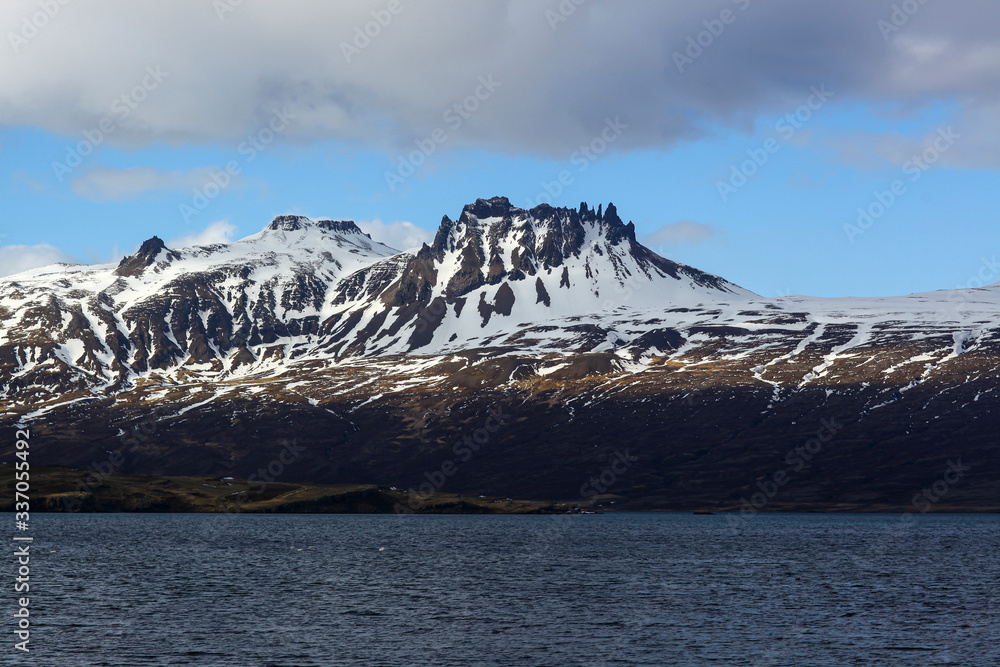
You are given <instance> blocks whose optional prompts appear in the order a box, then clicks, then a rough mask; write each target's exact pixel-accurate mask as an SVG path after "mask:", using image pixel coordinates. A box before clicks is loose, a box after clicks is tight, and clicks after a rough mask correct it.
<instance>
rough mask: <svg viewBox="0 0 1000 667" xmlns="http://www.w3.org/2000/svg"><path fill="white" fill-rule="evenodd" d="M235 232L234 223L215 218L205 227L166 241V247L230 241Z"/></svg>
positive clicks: (186, 246)
mask: <svg viewBox="0 0 1000 667" xmlns="http://www.w3.org/2000/svg"><path fill="white" fill-rule="evenodd" d="M234 234H236V225H234V224H232V223H230V222H229V221H228V220H216V221H215V222H212V223H209V225H208V226H207V227H205V229H203V230H201V231H200V232H195V233H193V234H185V235H184V236H178V237H177V238H175V239H171V240H170V241H167V247H168V248H190V247H191V246H196V245H213V244H215V243H230V242H231V241H232V240H233V235H234Z"/></svg>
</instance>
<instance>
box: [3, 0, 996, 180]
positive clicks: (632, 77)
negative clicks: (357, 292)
mask: <svg viewBox="0 0 1000 667" xmlns="http://www.w3.org/2000/svg"><path fill="white" fill-rule="evenodd" d="M225 2H226V0H220V2H216V3H207V2H202V1H201V0H173V1H172V2H169V3H166V2H163V3H135V2H129V1H128V0H92V1H90V2H87V3H72V4H69V5H66V6H63V7H62V9H61V10H60V12H59V13H58V14H57V15H56V16H55V17H53V18H52V19H51V20H50V21H49V23H48V25H46V26H44V27H42V28H41V29H40V30H38V34H37V36H35V37H32V38H31V39H30V40H27V41H26V42H25V43H23V44H22V43H19V44H17V45H16V46H17V48H16V53H13V51H15V45H14V44H8V45H4V47H3V48H9V49H10V50H11V52H12V53H8V56H10V57H4V58H3V59H0V118H2V122H3V124H4V125H8V126H9V125H29V126H37V127H41V128H44V129H46V130H50V131H54V132H60V133H64V134H66V135H69V136H72V137H76V136H79V135H80V133H81V132H82V131H83V130H87V129H92V128H96V127H98V124H99V123H100V121H101V120H102V119H104V118H108V117H110V118H111V119H112V120H113V121H114V123H115V126H114V127H115V129H114V131H113V132H112V133H111V134H109V135H108V136H107V139H106V140H107V141H108V142H110V143H115V144H118V145H128V146H147V145H151V144H154V143H161V142H167V143H174V144H179V143H221V144H226V145H230V146H235V145H238V143H239V142H240V141H241V140H242V139H243V138H245V137H246V136H247V134H248V133H250V132H255V131H256V130H258V129H259V128H261V127H264V126H265V125H266V123H267V121H268V118H269V117H270V115H271V114H272V112H273V110H274V109H275V108H284V107H285V106H286V105H287V106H288V107H290V108H294V109H295V110H296V117H295V119H294V122H293V123H292V125H291V126H290V127H289V129H288V130H287V132H285V133H284V134H283V135H282V140H291V141H298V142H313V141H320V140H327V139H338V140H349V141H352V142H358V143H360V144H363V145H368V146H375V147H382V148H386V149H388V150H396V149H398V148H401V147H404V146H408V145H411V142H412V141H413V140H415V139H420V138H423V137H427V136H429V134H430V132H432V131H433V130H434V129H435V128H438V127H443V128H445V129H446V130H449V127H448V125H447V123H446V121H445V120H444V115H445V113H446V112H447V111H448V110H449V109H452V108H453V105H454V104H461V103H462V101H463V100H464V99H466V98H469V96H470V95H474V94H475V92H476V88H477V86H478V85H479V84H478V77H480V76H489V75H493V76H494V77H495V79H496V80H497V81H499V82H501V85H500V87H499V88H498V89H497V90H496V91H495V92H494V93H493V94H492V95H491V96H490V97H489V99H487V100H485V101H482V102H481V104H479V105H478V108H477V109H476V110H475V111H472V112H469V113H468V114H467V115H468V118H463V124H462V127H461V128H459V129H458V130H455V131H450V132H449V134H450V136H449V141H448V144H447V147H448V148H451V147H459V146H473V147H478V148H485V149H490V150H501V151H514V152H529V153H535V154H542V155H547V156H553V157H565V156H566V155H568V154H569V153H571V152H572V151H573V150H574V149H575V148H576V147H577V146H579V145H580V144H582V143H585V142H587V141H589V140H590V139H591V138H592V137H593V136H594V133H595V132H596V131H599V130H600V128H601V127H602V126H603V124H604V122H605V118H607V117H612V118H614V117H616V116H620V117H621V118H622V120H623V121H624V122H626V123H628V124H629V130H628V131H627V132H626V133H625V134H624V135H623V136H622V137H621V140H620V141H618V142H616V145H615V149H616V150H621V149H624V150H629V149H638V148H650V147H654V148H665V147H669V146H671V145H673V144H674V143H676V142H678V141H681V140H685V139H693V138H697V137H699V136H701V135H703V134H704V133H706V132H710V131H715V130H716V129H717V128H718V127H720V126H728V127H735V128H742V129H750V128H751V127H752V126H753V120H754V118H755V117H756V116H757V115H759V114H764V113H781V112H783V111H785V110H787V109H788V108H789V107H794V106H797V105H798V104H799V103H800V100H801V98H802V96H803V94H804V93H805V92H806V91H808V89H809V87H810V86H812V85H818V84H825V85H827V86H829V87H830V89H831V90H834V91H836V93H837V98H836V99H835V102H834V103H835V104H849V103H854V102H859V101H860V102H869V103H876V104H883V103H886V104H893V105H900V106H901V107H903V108H908V109H911V110H913V111H918V110H920V109H922V108H925V107H926V106H927V105H931V104H933V103H936V102H938V101H941V100H947V101H950V102H953V103H954V104H956V105H957V106H958V108H959V110H960V111H959V117H958V118H957V119H956V123H957V124H963V123H964V124H965V125H967V126H968V127H967V132H968V133H969V136H970V139H972V140H970V141H969V142H966V143H963V145H961V146H956V149H955V151H954V153H953V154H951V155H950V156H949V160H953V161H955V163H956V164H970V165H986V166H991V167H996V166H1000V155H998V153H1000V147H998V146H997V142H996V140H995V137H996V136H998V135H1000V132H998V130H1000V121H998V120H996V114H995V113H994V111H995V110H996V108H997V106H998V103H1000V68H997V67H996V63H997V62H998V60H1000V12H997V10H996V5H995V2H994V1H993V0H958V1H956V2H948V3H944V2H931V3H927V4H926V5H923V6H920V5H919V3H918V2H917V0H912V5H913V6H915V7H916V6H919V7H920V8H919V9H918V10H917V11H916V13H915V14H914V15H913V16H906V15H903V16H902V19H905V21H903V20H902V19H901V18H899V17H897V22H899V23H901V25H900V26H899V27H898V30H897V29H895V28H896V26H894V25H893V24H892V23H891V21H892V19H893V11H894V10H893V5H897V6H899V5H903V4H907V5H908V6H909V3H903V2H900V1H899V0H840V1H838V2H827V3H822V2H809V3H804V2H801V0H771V1H769V2H763V0H678V1H676V2H670V3H664V2H661V1H659V0H655V1H654V0H637V1H635V2H629V3H621V2H614V1H613V0H587V2H584V3H582V4H580V5H576V4H574V3H570V2H563V3H560V2H558V1H557V0H543V1H541V2H540V1H539V0H507V1H506V2H501V1H496V2H476V1H469V2H462V3H457V2H444V1H443V0H424V1H422V2H419V3H417V2H411V1H409V0H402V2H401V5H400V6H401V7H402V11H400V12H399V13H398V14H396V15H389V14H387V13H386V7H387V6H388V0H372V1H369V2H352V3H320V2H306V1H304V0H300V1H299V2H283V3H263V2H258V3H254V2H242V3H239V4H238V6H236V7H233V11H232V12H226V13H224V14H223V15H222V16H221V18H220V15H219V13H217V6H218V5H219V4H220V3H222V4H223V5H225ZM560 4H562V5H563V6H574V7H576V9H575V11H574V12H573V13H572V14H571V15H569V16H566V17H563V18H565V20H559V21H558V22H556V21H553V20H552V16H553V14H551V13H549V14H547V12H556V14H554V15H555V16H560V15H559V14H558V11H559V9H558V8H559V7H560ZM744 7H745V9H742V8H744ZM723 10H729V11H730V12H732V14H731V15H728V16H730V17H731V18H732V21H730V22H729V23H728V24H720V23H718V22H717V19H719V17H720V16H721V12H722V11H723ZM37 11H38V9H37V3H36V2H35V0H16V1H11V2H8V3H6V4H5V7H4V12H3V16H2V17H0V34H4V35H8V41H9V34H10V33H11V32H13V33H15V34H19V33H20V31H22V29H23V20H24V17H26V16H30V15H31V14H33V13H35V12H37ZM372 12H376V15H375V16H377V17H380V18H381V19H382V21H383V23H385V25H384V27H383V26H381V25H379V24H378V23H373V21H375V18H373V14H372ZM386 16H389V17H390V19H389V20H387V19H386ZM706 21H707V22H708V24H707V25H706V23H705V22H706ZM879 21H889V22H890V23H885V24H882V27H880V24H879ZM720 25H723V28H722V30H721V32H720V33H719V34H718V35H712V34H711V33H710V32H706V31H709V30H710V29H712V28H714V29H715V30H716V31H717V32H719V26H720ZM885 25H890V26H892V28H893V29H891V30H887V29H886V28H885ZM366 29H368V30H369V32H371V33H372V34H374V35H375V36H374V37H371V38H368V43H366V42H365V38H358V42H357V44H358V45H360V46H355V45H354V44H352V41H353V40H354V39H355V38H356V37H357V36H358V34H359V33H360V34H362V35H363V33H364V31H365V30H366ZM376 33H377V34H376ZM706 35H707V36H706ZM689 38H691V39H693V40H695V42H697V40H699V39H700V40H701V41H702V42H703V43H704V44H706V46H704V47H700V48H701V52H700V53H697V55H696V57H694V58H692V59H691V62H690V63H688V64H686V65H685V66H684V67H683V68H681V69H683V71H682V72H681V71H679V67H678V64H677V60H676V57H675V53H681V54H683V53H684V52H685V51H686V49H687V48H688V47H689V45H690V43H689ZM95 44H99V45H100V48H95V46H94V45H95ZM345 44H347V45H348V47H347V51H348V53H346V55H345V47H344V45H345ZM351 49H355V50H356V52H355V51H352V50H351ZM696 51H697V48H692V51H691V53H695V52H696ZM348 61H349V62H348ZM147 67H154V68H155V67H160V68H161V70H162V71H163V72H165V73H167V74H166V76H165V78H163V80H162V82H160V83H157V85H156V86H155V87H153V88H150V87H149V86H148V85H147V86H146V87H145V94H141V93H140V95H139V96H141V97H142V98H143V99H142V100H141V101H136V100H135V99H134V97H130V95H131V93H132V91H134V90H135V89H136V87H137V86H144V83H143V81H144V78H145V77H146V76H147V69H146V68H147ZM147 83H148V82H147ZM123 95H124V96H126V98H125V102H122V99H123V98H122V96H123ZM122 104H125V107H123V106H122ZM126 109H127V111H128V113H124V111H125V110H126ZM976 137H981V138H982V139H983V140H984V141H985V140H987V139H989V140H990V141H985V143H984V142H977V141H975V139H976Z"/></svg>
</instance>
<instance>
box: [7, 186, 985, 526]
mask: <svg viewBox="0 0 1000 667" xmlns="http://www.w3.org/2000/svg"><path fill="white" fill-rule="evenodd" d="M998 326H1000V287H998V286H991V287H987V288H982V289H977V290H964V291H956V292H936V293H932V294H922V295H921V294H918V295H910V296H907V297H893V298H883V299H811V298H805V297H784V298H780V299H765V298H761V297H758V296H757V295H754V294H753V293H751V292H749V291H747V290H745V289H742V288H740V287H738V286H736V285H734V284H732V283H730V282H728V281H726V280H724V279H722V278H719V277H718V276H714V275H711V274H707V273H704V272H701V271H698V270H697V269H694V268H692V267H689V266H685V265H682V264H678V263H675V262H672V261H670V260H668V259H666V258H663V257H660V256H659V255H657V254H655V253H653V252H652V251H651V250H649V249H648V248H646V247H644V246H643V245H641V244H640V243H639V242H638V241H637V240H636V236H635V227H634V225H632V224H631V223H628V224H626V223H625V222H624V221H623V220H622V219H621V218H620V217H619V215H618V211H617V209H616V208H615V207H614V205H613V204H609V205H608V206H607V208H606V209H602V208H601V207H598V208H597V210H594V209H593V208H590V207H588V206H587V205H586V204H581V205H580V206H579V208H577V209H567V208H553V207H551V206H548V205H541V206H538V207H535V208H533V209H531V210H530V211H529V210H524V209H519V208H517V207H514V206H512V205H511V204H510V202H509V201H508V200H507V199H506V198H502V197H496V198H493V199H488V200H483V199H480V200H477V201H476V202H475V203H473V204H470V205H468V206H466V207H465V208H464V209H463V210H462V213H461V215H460V216H459V217H458V219H457V220H454V221H453V220H451V219H450V218H448V217H447V216H446V217H445V218H444V219H443V220H442V221H441V224H440V227H439V229H438V232H437V234H436V235H435V238H434V240H433V242H432V243H430V244H426V245H424V246H423V247H422V248H420V249H419V250H417V251H415V252H411V253H400V252H398V251H396V250H394V249H392V248H389V247H388V246H385V245H383V244H380V243H378V242H376V241H374V240H373V239H371V238H370V237H369V236H368V235H366V234H363V233H362V232H361V231H360V229H359V228H358V227H357V226H356V225H355V224H354V223H353V222H350V221H334V220H319V221H313V220H310V219H308V218H304V217H302V216H280V217H278V218H276V219H275V220H274V221H273V222H272V223H271V224H270V225H268V226H267V227H266V228H265V229H264V230H263V231H261V232H260V233H259V234H256V235H254V236H251V237H248V238H246V239H243V240H241V241H238V242H235V243H231V244H219V245H213V246H203V247H195V248H184V249H170V248H167V247H166V246H165V245H164V243H163V241H161V240H160V239H159V238H156V237H154V238H152V239H150V240H149V241H147V242H145V243H144V244H143V245H142V247H141V248H140V249H139V251H138V252H137V253H136V254H134V255H132V256H131V257H127V258H125V259H124V260H123V261H122V262H121V264H120V265H118V266H112V265H108V266H95V267H76V266H65V265H58V266H54V267H48V268H45V269H37V270H34V271H30V272H27V273H22V274H18V275H15V276H10V277H8V278H5V279H0V413H2V415H3V419H4V423H5V425H8V426H10V427H13V425H14V424H15V423H21V424H26V425H30V427H31V429H32V436H33V438H35V441H33V444H32V457H33V460H34V461H36V462H37V463H38V464H41V463H49V464H54V465H70V466H76V467H88V466H91V465H101V463H102V462H106V461H107V460H108V457H109V452H114V453H116V454H120V456H116V457H115V468H116V470H118V471H119V472H135V473H151V474H171V475H193V474H212V475H217V474H218V475H222V474H226V475H229V474H232V475H234V476H237V477H239V476H242V477H248V476H250V475H252V474H255V473H257V474H258V477H257V478H258V479H262V480H266V479H267V478H268V477H274V476H275V475H278V476H280V477H281V479H282V481H289V482H299V481H311V482H327V483H382V484H396V485H399V486H401V487H405V486H407V485H413V486H414V487H419V486H420V485H421V484H424V485H426V484H430V485H432V486H434V487H435V488H442V487H443V490H445V491H454V492H465V493H477V494H478V493H485V494H493V495H509V496H512V497H521V498H545V499H560V500H570V501H580V502H588V503H589V502H591V501H594V500H595V499H597V500H599V501H600V502H605V503H609V502H611V500H612V499H613V498H611V496H615V497H616V498H614V500H615V503H616V505H617V506H630V507H677V508H682V507H705V506H706V505H707V506H712V507H740V506H744V505H743V501H744V500H745V501H747V502H748V503H752V505H751V507H752V508H754V509H760V507H763V508H776V507H783V508H790V507H806V506H809V507H817V506H821V505H822V506H843V507H869V506H874V505H885V506H890V505H891V506H894V507H901V506H911V507H913V508H915V509H916V508H919V509H921V510H922V509H923V508H924V507H925V506H926V505H928V504H929V505H930V506H931V507H945V506H948V507H982V506H986V505H990V504H993V505H997V504H998V503H1000V501H998V500H997V499H998V498H1000V455H998V448H997V447H996V446H995V444H994V443H995V433H996V430H997V426H998V425H1000V424H998V423H997V422H998V419H997V414H998V409H997V408H998V405H997V401H998V396H997V391H996V380H997V377H998V367H1000V364H998V344H997V340H998V339H997V331H998ZM140 425H141V428H140ZM137 429H139V430H137ZM290 439H294V440H295V441H296V442H297V443H299V444H298V445H297V447H299V448H301V453H300V454H299V455H298V456H297V457H296V458H295V460H294V461H292V462H281V461H280V459H278V458H276V457H278V456H279V453H280V452H281V451H282V450H281V447H282V445H281V443H283V442H286V441H289V440H290ZM13 440H14V438H13V437H12V433H11V437H8V438H5V439H4V440H3V441H2V442H5V443H13ZM297 451H298V450H297ZM12 458H13V447H12V446H11V445H8V446H6V447H0V462H4V461H6V462H11V461H12ZM274 461H279V462H281V465H280V466H279V465H276V464H274ZM269 466H270V468H269ZM279 468H280V471H279V472H278V473H276V472H275V471H276V470H279ZM268 470H270V472H268ZM956 470H958V471H960V472H956ZM946 475H947V477H946ZM779 479H780V480H781V481H780V483H779V482H778V481H776V480H779ZM938 480H945V481H942V482H941V483H939V484H937V485H936V486H934V485H935V483H936V482H938ZM942 484H944V485H946V487H947V488H946V489H945V491H946V493H945V494H944V496H942V494H941V493H940V492H941V491H942V489H943V487H942ZM935 489H936V491H935ZM925 491H926V493H925ZM945 496H946V497H945ZM761 503H763V504H761ZM755 505H760V507H753V506H755ZM744 507H746V506H744Z"/></svg>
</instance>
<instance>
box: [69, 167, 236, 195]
mask: <svg viewBox="0 0 1000 667" xmlns="http://www.w3.org/2000/svg"><path fill="white" fill-rule="evenodd" d="M214 171H216V170H214V169H212V168H202V169H192V170H190V171H163V170H161V169H156V168H155V167H128V168H126V169H114V168H111V167H94V168H91V169H88V170H87V171H86V172H84V173H83V174H81V175H80V176H79V177H77V178H75V179H74V180H73V182H72V183H71V186H70V187H71V189H72V190H73V192H74V193H75V194H78V195H80V196H82V197H86V198H88V199H93V200H95V201H102V200H121V199H131V198H133V197H137V196H139V195H141V194H144V193H146V192H151V191H154V190H187V189H189V188H199V187H202V186H204V185H205V184H206V183H211V182H212V181H211V176H212V173H213V172H214ZM235 181H238V177H233V181H230V183H233V182H235Z"/></svg>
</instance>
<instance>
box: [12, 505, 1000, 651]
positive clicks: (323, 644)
mask: <svg viewBox="0 0 1000 667" xmlns="http://www.w3.org/2000/svg"><path fill="white" fill-rule="evenodd" d="M33 519H34V526H33V532H34V535H35V537H36V542H35V544H34V546H33V555H34V558H33V560H32V565H33V568H32V576H33V580H34V584H33V590H32V594H33V595H32V597H33V600H32V609H33V612H32V613H33V620H34V623H35V624H34V626H33V627H34V633H33V635H32V642H31V646H32V652H31V654H30V656H29V657H28V658H27V659H23V658H22V657H20V656H16V655H14V653H13V651H12V650H11V649H10V645H11V644H12V643H13V641H12V640H11V641H9V642H7V645H6V646H4V648H3V651H2V653H0V656H2V659H0V662H3V661H5V660H7V659H8V658H10V661H9V664H30V665H58V666H59V667H70V666H74V667H75V666H77V665H81V666H84V665H85V666H88V667H89V666H97V665H128V666H130V667H139V666H142V665H212V666H220V667H222V666H229V665H232V666H239V667H258V666H263V665H281V666H285V667H287V666H293V665H294V666H301V667H305V666H318V665H387V666H388V665H391V666H392V667H401V666H409V665H455V666H461V667H470V666H474V665H505V666H506V665H554V666H564V665H565V666H572V665H588V666H590V665H595V666H596V665H726V666H729V665H790V666H795V667H800V666H803V665H831V666H832V665H837V666H842V665H977V666H984V665H1000V586H998V582H1000V556H998V547H1000V517H997V516H955V515H947V516H946V515H923V516H919V517H918V519H917V520H916V521H915V522H912V523H907V522H903V521H901V519H900V516H898V515H860V516H859V515H838V516H829V515H759V516H757V517H756V518H755V519H754V520H753V521H752V522H747V523H746V525H743V522H742V521H741V522H740V523H739V525H736V526H734V525H731V524H730V521H731V519H727V517H725V516H723V515H717V516H692V515H686V514H684V515H671V514H605V515H585V516H569V517H546V516H538V517H523V516H522V517H502V516H501V517H497V516H406V517H397V516H249V515H244V516H240V515H48V516H38V517H37V518H36V517H33ZM50 551H51V552H52V553H49V552H50ZM8 570H9V571H10V572H13V570H12V566H10V565H8ZM11 598H12V596H11V595H10V594H9V595H8V597H7V598H6V599H7V600H8V603H7V606H8V609H10V610H11V611H12V610H13V603H12V601H11ZM6 616H7V618H8V619H9V618H10V615H9V614H6ZM9 636H12V634H11V635H9ZM15 658H17V659H16V660H15ZM4 664H7V663H6V662H4Z"/></svg>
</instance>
